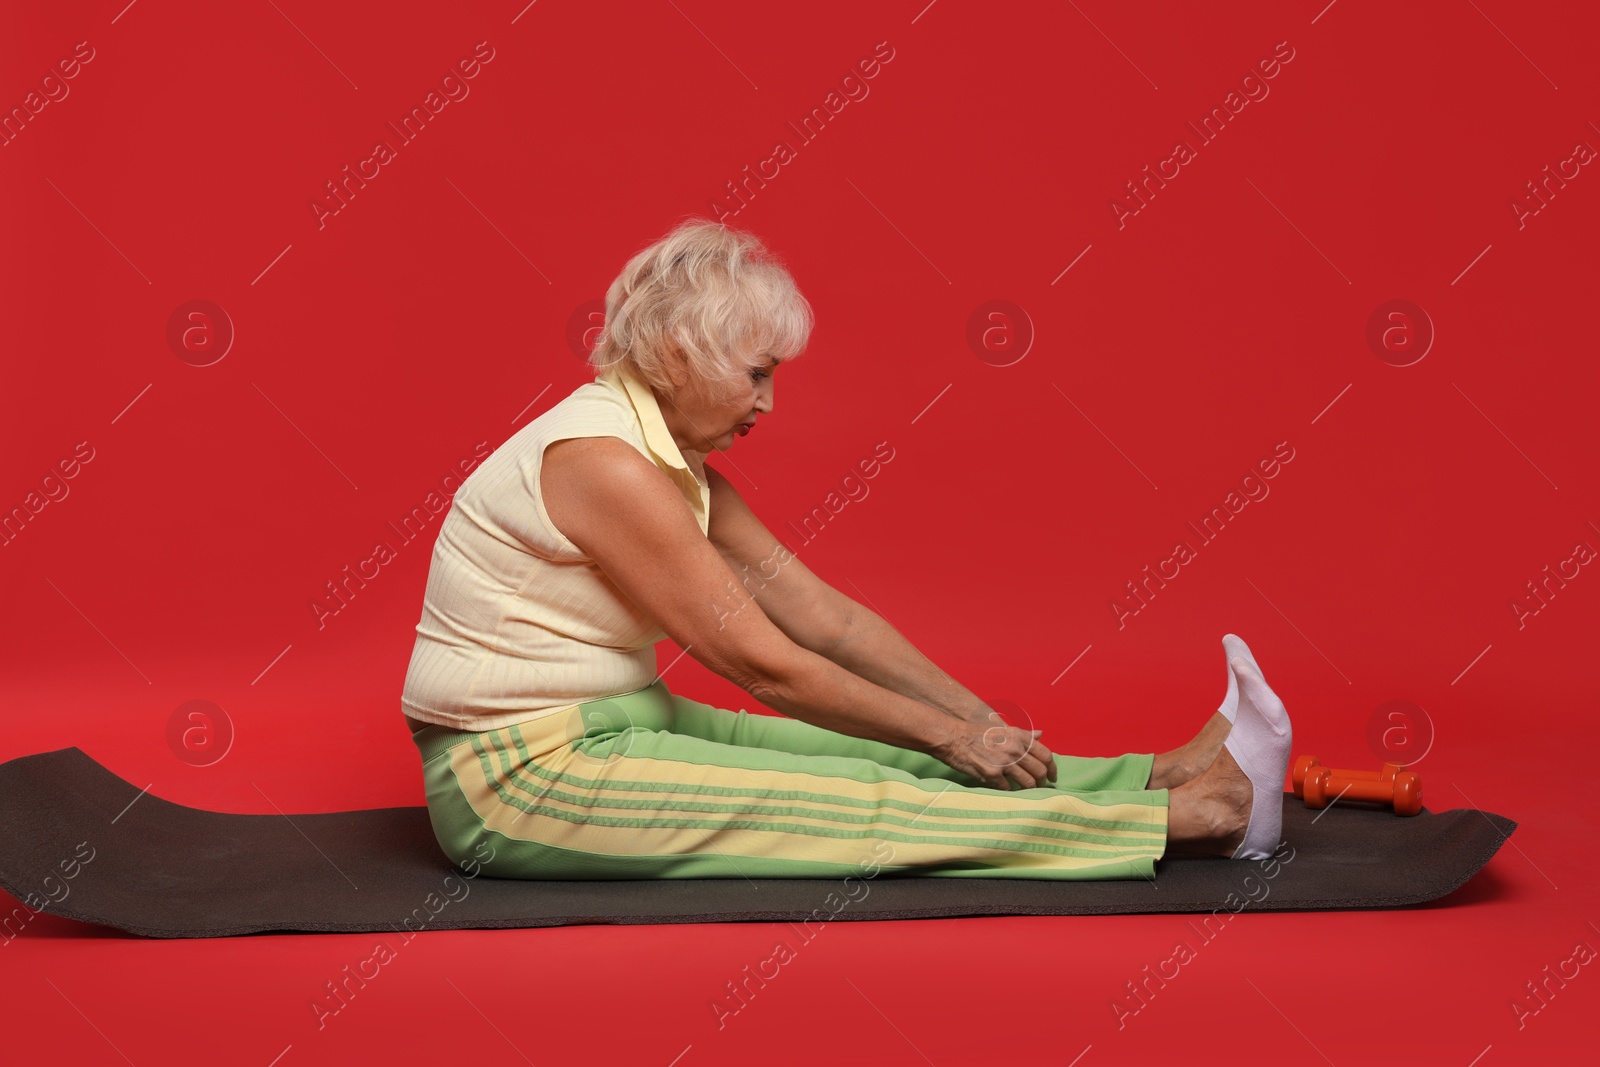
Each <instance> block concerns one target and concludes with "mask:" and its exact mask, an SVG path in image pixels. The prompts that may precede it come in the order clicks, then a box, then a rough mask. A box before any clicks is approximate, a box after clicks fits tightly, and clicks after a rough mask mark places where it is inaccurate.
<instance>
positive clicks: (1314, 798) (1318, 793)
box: [1304, 766, 1422, 815]
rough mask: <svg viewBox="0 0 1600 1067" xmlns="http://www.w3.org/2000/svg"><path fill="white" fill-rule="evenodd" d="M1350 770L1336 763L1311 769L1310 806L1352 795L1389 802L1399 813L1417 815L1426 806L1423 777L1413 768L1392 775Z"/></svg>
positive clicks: (1307, 786) (1308, 778)
mask: <svg viewBox="0 0 1600 1067" xmlns="http://www.w3.org/2000/svg"><path fill="white" fill-rule="evenodd" d="M1387 769H1388V768H1387V766H1386V767H1385V770H1387ZM1347 773H1348V772H1346V771H1336V770H1334V769H1333V768H1332V767H1317V768H1314V769H1312V770H1311V771H1310V772H1309V773H1307V774H1306V777H1305V783H1304V796H1305V802H1306V807H1308V808H1325V807H1327V806H1328V805H1329V804H1331V803H1333V802H1334V801H1335V800H1342V799H1349V800H1369V801H1373V802H1375V803H1378V804H1387V805H1389V806H1391V807H1393V808H1394V813H1395V814H1396V815H1415V814H1417V812H1419V811H1421V810H1422V779H1421V778H1420V777H1419V776H1418V775H1417V774H1416V773H1414V772H1412V771H1399V772H1397V773H1396V774H1395V775H1394V777H1392V778H1388V779H1378V778H1347V777H1345V775H1346V774H1347ZM1358 773H1360V772H1358ZM1367 773H1371V772H1367ZM1378 773H1379V774H1382V773H1383V772H1382V771H1380V772H1378Z"/></svg>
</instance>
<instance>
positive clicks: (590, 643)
mask: <svg viewBox="0 0 1600 1067" xmlns="http://www.w3.org/2000/svg"><path fill="white" fill-rule="evenodd" d="M568 437H620V438H622V439H623V440H624V441H627V442H628V443H629V444H631V445H633V447H635V448H637V449H638V450H639V451H640V452H641V453H643V454H644V456H645V457H646V458H647V459H650V460H651V461H652V462H654V463H655V465H656V466H657V467H659V468H661V470H662V471H664V472H665V473H666V474H667V475H668V477H670V478H672V479H673V480H674V481H675V482H676V483H677V485H678V487H679V489H680V490H681V491H682V493H683V497H684V500H685V501H686V502H687V503H688V504H689V507H690V509H691V510H692V511H693V512H694V514H695V518H696V519H697V520H698V521H699V523H700V529H701V531H702V532H708V531H709V514H710V512H709V508H710V503H711V491H710V487H709V485H708V483H707V482H706V474H705V453H703V452H682V451H680V450H679V448H678V446H677V444H676V442H674V441H673V439H672V434H671V432H670V431H669V430H668V428H667V424H666V422H665V421H664V420H663V419H662V416H661V408H660V407H659V405H658V404H657V401H656V398H655V394H654V393H652V392H651V390H650V386H649V385H648V384H647V383H646V382H644V381H643V380H642V379H640V378H639V377H637V376H636V375H635V374H633V373H632V372H631V371H630V370H628V369H627V368H626V367H623V366H621V365H618V366H615V367H612V368H610V369H608V370H606V371H605V372H603V373H602V374H600V375H599V376H598V377H597V378H596V379H595V380H594V381H592V382H588V383H585V384H583V385H580V386H579V387H578V388H576V389H574V390H573V391H572V392H571V393H570V394H568V395H567V397H566V398H565V399H563V400H561V401H560V402H559V403H557V404H556V405H555V406H554V407H552V408H551V409H550V410H549V411H546V412H545V413H544V414H542V415H540V416H539V417H538V418H536V419H534V420H533V421H532V422H530V423H528V425H526V426H524V427H523V428H522V429H520V430H518V431H517V432H516V433H514V434H512V435H511V437H510V438H508V439H507V440H506V442H505V443H504V444H502V445H501V446H500V447H499V448H497V449H496V450H495V451H494V452H493V453H491V454H490V456H489V457H488V458H487V459H485V460H484V461H483V463H482V464H481V465H480V466H478V467H477V469H475V470H474V471H473V472H472V473H471V474H470V475H468V476H467V478H466V480H465V481H464V482H462V484H461V487H460V488H459V489H458V490H457V491H456V494H455V497H454V499H453V500H452V501H451V504H450V510H449V511H448V512H447V513H446V515H445V518H444V521H443V522H442V523H441V524H440V526H439V534H438V538H437V540H436V541H435V542H434V546H433V556H432V560H431V562H430V564H429V568H428V583H427V588H426V591H425V592H424V594H423V598H422V619H421V621H420V622H418V623H417V637H416V643H415V644H414V645H413V647H412V652H411V664H410V667H409V668H408V669H407V671H406V680H405V688H404V691H403V692H402V694H401V697H400V704H401V707H402V708H403V709H404V711H405V713H406V714H407V715H410V716H411V717H412V718H415V719H421V720H422V721H424V722H430V723H437V724H440V725H444V726H449V727H452V728H455V729H462V730H477V731H482V730H495V729H499V728H501V727H503V726H510V725H511V724H513V723H519V722H527V721H529V720H532V719H539V718H543V717H544V716H547V715H555V714H558V713H561V712H566V711H570V710H571V709H572V708H573V707H575V706H576V705H578V704H581V703H583V702H585V701H590V700H599V699H601V698H603V697H608V696H618V695H621V694H624V693H632V692H636V691H638V690H640V689H643V688H645V687H646V686H648V685H650V684H651V682H653V681H654V680H655V678H656V655H655V643H656V642H657V641H661V640H665V639H666V638H667V634H666V632H665V631H663V630H662V629H661V627H660V626H659V625H658V624H657V623H656V621H655V620H654V619H652V618H650V617H648V616H647V615H645V614H644V613H643V612H642V611H640V609H639V608H638V607H637V606H636V605H635V604H634V603H633V602H632V601H631V600H629V599H628V597H627V595H626V594H624V593H623V592H622V591H621V590H620V589H618V588H617V587H616V586H615V585H613V584H612V583H611V581H610V579H608V578H607V577H606V575H605V574H604V573H603V572H602V571H601V570H600V568H599V566H598V565H596V563H595V562H594V560H593V559H591V558H589V557H588V556H586V555H584V553H583V552H582V550H580V549H579V548H578V546H577V545H574V544H573V543H572V542H571V541H569V540H567V538H566V537H565V536H564V535H563V534H562V533H561V531H560V530H558V529H556V527H555V525H554V524H553V523H552V522H551V521H550V516H549V515H548V514H547V513H546V511H545V506H544V500H543V498H542V497H541V496H540V492H539V463H540V460H541V459H542V458H543V456H544V450H545V447H546V446H547V445H549V444H550V443H551V442H552V441H559V440H562V439H564V438H568Z"/></svg>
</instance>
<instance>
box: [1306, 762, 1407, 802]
mask: <svg viewBox="0 0 1600 1067" xmlns="http://www.w3.org/2000/svg"><path fill="white" fill-rule="evenodd" d="M1405 766H1406V765H1405V764H1403V763H1385V764H1384V765H1383V768H1382V769H1381V770H1376V771H1354V770H1344V769H1343V768H1339V767H1323V766H1322V762H1321V761H1320V760H1318V759H1317V757H1315V756H1301V757H1300V759H1299V761H1298V762H1297V763H1296V764H1295V774H1294V795H1295V796H1297V797H1304V796H1305V779H1306V776H1308V775H1311V774H1315V773H1316V772H1317V771H1320V770H1327V771H1331V772H1333V774H1334V775H1336V776H1337V777H1340V778H1343V779H1345V780H1347V781H1348V780H1351V779H1355V780H1358V781H1369V782H1387V781H1390V780H1392V779H1393V778H1394V776H1395V775H1397V774H1399V773H1400V772H1401V771H1403V770H1405Z"/></svg>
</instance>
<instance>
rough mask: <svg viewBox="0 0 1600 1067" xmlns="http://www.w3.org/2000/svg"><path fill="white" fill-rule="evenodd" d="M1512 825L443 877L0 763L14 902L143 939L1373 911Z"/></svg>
mask: <svg viewBox="0 0 1600 1067" xmlns="http://www.w3.org/2000/svg"><path fill="white" fill-rule="evenodd" d="M1516 826H1517V824H1516V823H1515V822H1513V821H1512V820H1510V819H1507V818H1505V817H1503V816H1500V815H1494V814H1491V813H1489V812H1483V811H1479V810H1477V809H1475V808H1461V809H1456V810H1452V811H1447V812H1441V813H1433V812H1429V811H1428V810H1426V809H1424V810H1423V811H1422V813H1421V814H1419V815H1415V816H1411V817H1406V818H1402V817H1400V816H1397V815H1395V814H1393V813H1392V812H1389V811H1385V810H1381V809H1375V808H1362V807H1357V806H1352V805H1348V804H1335V805H1334V806H1332V807H1330V808H1325V809H1322V810H1321V811H1309V810H1307V809H1306V808H1305V807H1304V806H1303V805H1302V803H1301V802H1300V800H1299V799H1298V798H1296V797H1295V796H1294V795H1293V794H1291V793H1285V794H1283V844H1282V845H1281V846H1280V848H1279V850H1278V853H1277V856H1276V858H1275V859H1273V860H1263V861H1257V862H1249V861H1230V860H1220V859H1181V860H1175V859H1169V860H1162V861H1159V862H1158V863H1157V865H1156V869H1157V875H1156V877H1155V879H1154V880H1150V879H1144V878H1135V879H1127V880H1118V881H1089V882H1083V881H1077V882H1075V881H1059V880H1049V879H1033V878H981V877H977V878H974V877H960V878H941V877H918V876H915V875H906V874H903V873H890V872H888V871H880V872H878V873H877V874H876V875H875V876H870V877H857V878H854V879H851V880H850V881H849V882H845V881H843V880H841V879H829V878H823V879H816V878H781V879H780V878H757V879H748V878H743V877H737V876H735V877H729V878H702V879H671V878H669V879H651V880H635V881H600V880H596V881H524V880H515V879H498V878H490V877H488V876H486V875H479V876H477V877H472V874H476V873H477V872H476V871H471V872H470V873H469V871H468V870H465V869H463V868H460V867H457V866H455V865H454V864H452V863H451V862H450V860H449V859H448V858H447V857H446V856H445V855H444V854H443V852H441V851H440V849H439V846H438V844H437V842H436V841H435V840H434V836H433V828H432V824H431V823H430V822H429V819H428V812H427V809H426V808H424V807H420V806H418V807H402V808H370V809H366V810H362V811H337V812H328V813H323V814H295V815H236V814H225V813H221V812H213V811H204V810H201V809H198V808H189V807H185V806H183V805H181V804H174V803H171V802H169V801H166V800H162V799H161V798H160V797H157V796H154V795H151V794H148V793H145V792H144V791H143V790H141V789H139V788H137V787H136V786H134V785H132V784H130V783H128V782H125V781H123V780H122V779H121V778H119V777H117V776H116V775H115V774H113V773H112V772H110V771H109V770H107V769H106V768H104V767H102V766H101V765H100V764H98V763H96V762H95V761H94V760H93V759H92V758H90V757H89V755H88V754H87V753H85V752H84V751H83V750H82V749H79V748H75V747H74V748H63V749H58V750H56V751H54V752H42V753H38V754H36V755H31V756H23V757H20V758H18V759H14V760H11V761H10V762H7V763H5V764H0V888H3V889H5V891H6V892H8V893H10V894H11V895H12V896H14V897H16V898H17V899H18V900H19V901H21V902H22V904H21V905H18V906H17V909H18V910H19V911H20V909H21V907H22V906H23V905H26V906H27V907H29V908H32V909H34V910H36V911H45V912H48V913H49V914H52V915H60V916H64V917H66V918H70V919H78V920H82V921H84V922H90V923H99V924H102V925H105V926H113V927H117V928H119V929H122V930H127V931H129V932H131V933H135V934H141V935H144V936H147V937H228V936H233V935H237V934H249V933H259V932H264V931H274V930H282V931H308V932H319V933H320V932H328V933H334V932H351V933H357V932H378V931H392V932H397V933H405V932H420V931H422V930H456V929H467V928H505V927H523V926H566V925H575V924H584V923H611V924H627V923H691V922H692V923H699V922H739V921H759V922H784V921H790V922H805V921H812V922H820V921H827V920H846V921H848V920H866V919H921V918H949V917H955V916H965V915H1108V914H1116V913H1125V912H1215V913H1217V915H1218V917H1219V918H1218V920H1217V921H1221V920H1222V919H1225V918H1227V917H1229V915H1230V914H1232V913H1237V912H1239V911H1243V910H1250V911H1272V910H1307V909H1343V908H1385V907H1397V906H1402V905H1407V904H1420V903H1423V902H1424V901H1429V900H1435V899H1437V898H1439V897H1442V896H1444V895H1445V894H1447V893H1450V892H1452V891H1453V890H1455V889H1458V888H1460V887H1461V886H1462V885H1463V884H1464V883H1465V882H1466V881H1467V879H1469V878H1471V877H1472V876H1473V875H1474V874H1476V873H1477V872H1478V870H1479V869H1480V868H1481V867H1482V866H1483V865H1484V864H1485V863H1487V862H1488V860H1489V857H1491V856H1493V855H1494V853H1495V851H1496V850H1497V849H1498V848H1499V847H1500V844H1501V842H1503V841H1505V839H1506V838H1507V837H1509V836H1510V835H1511V833H1512V831H1513V830H1515V829H1516ZM869 866H870V865H869ZM13 914H15V912H14V913H13ZM1206 921H1213V920H1209V919H1208V920H1206Z"/></svg>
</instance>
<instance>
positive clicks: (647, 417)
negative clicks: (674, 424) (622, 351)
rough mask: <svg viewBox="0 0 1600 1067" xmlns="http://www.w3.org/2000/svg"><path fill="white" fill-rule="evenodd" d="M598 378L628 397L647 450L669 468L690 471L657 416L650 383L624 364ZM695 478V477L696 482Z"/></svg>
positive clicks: (663, 420)
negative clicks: (615, 386) (617, 388)
mask: <svg viewBox="0 0 1600 1067" xmlns="http://www.w3.org/2000/svg"><path fill="white" fill-rule="evenodd" d="M600 377H601V378H602V379H609V380H611V381H612V382H613V383H614V384H615V385H617V386H618V387H619V388H621V389H622V391H623V393H624V394H625V395H626V396H627V397H628V400H629V401H630V402H631V403H632V404H633V410H634V412H635V413H636V414H637V415H638V416H639V425H640V427H641V428H642V429H643V430H644V442H645V444H646V445H648V446H649V448H650V451H651V452H654V453H655V454H656V456H657V457H658V458H659V459H660V460H661V461H662V462H663V463H665V464H667V465H668V466H669V467H677V468H678V469H679V470H684V471H688V472H689V473H690V474H694V473H695V470H694V467H693V466H691V465H690V463H689V461H688V460H687V459H686V458H685V457H684V454H683V452H682V450H680V449H679V448H678V443H677V442H676V441H674V440H673V439H672V431H671V430H669V429H668V428H667V423H666V419H665V418H663V417H662V415H661V405H660V404H659V403H658V402H657V401H656V396H655V393H654V392H652V391H651V389H650V384H649V383H648V382H646V381H644V380H642V379H641V378H639V376H638V375H636V374H634V373H633V371H632V370H630V369H629V368H628V366H627V364H625V363H617V364H616V365H614V366H612V367H610V368H608V369H607V370H606V371H605V372H604V373H603V374H601V375H600ZM691 455H693V456H694V458H696V459H700V458H702V454H701V453H691ZM698 480H699V478H698V476H696V481H698Z"/></svg>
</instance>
